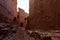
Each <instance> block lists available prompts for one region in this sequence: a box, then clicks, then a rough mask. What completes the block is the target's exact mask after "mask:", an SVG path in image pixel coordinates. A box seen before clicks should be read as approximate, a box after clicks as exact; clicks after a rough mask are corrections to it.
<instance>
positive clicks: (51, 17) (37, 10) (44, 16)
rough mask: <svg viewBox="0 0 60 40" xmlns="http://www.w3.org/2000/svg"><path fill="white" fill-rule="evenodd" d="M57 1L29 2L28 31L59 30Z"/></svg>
mask: <svg viewBox="0 0 60 40" xmlns="http://www.w3.org/2000/svg"><path fill="white" fill-rule="evenodd" d="M59 4H60V1H59V0H30V15H29V27H28V28H29V29H31V30H51V29H52V30H55V29H60V21H59V20H60V17H59V15H60V6H59Z"/></svg>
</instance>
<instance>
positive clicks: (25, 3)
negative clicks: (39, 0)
mask: <svg viewBox="0 0 60 40" xmlns="http://www.w3.org/2000/svg"><path fill="white" fill-rule="evenodd" d="M17 7H20V8H22V9H24V10H25V12H27V13H29V0H17Z"/></svg>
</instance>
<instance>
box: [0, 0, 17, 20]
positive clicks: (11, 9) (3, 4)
mask: <svg viewBox="0 0 60 40" xmlns="http://www.w3.org/2000/svg"><path fill="white" fill-rule="evenodd" d="M16 3H17V1H16ZM13 5H14V4H13V3H12V0H0V15H3V16H4V17H6V18H7V19H9V20H13V18H14V17H15V16H16V14H17V11H16V10H15V9H16V8H17V7H16V6H13ZM3 16H2V17H3ZM2 17H1V18H2ZM6 18H5V19H6ZM2 19H4V18H2Z"/></svg>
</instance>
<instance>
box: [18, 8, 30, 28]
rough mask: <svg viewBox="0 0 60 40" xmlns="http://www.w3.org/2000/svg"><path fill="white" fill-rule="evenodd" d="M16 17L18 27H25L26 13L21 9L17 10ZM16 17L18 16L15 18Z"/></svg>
mask: <svg viewBox="0 0 60 40" xmlns="http://www.w3.org/2000/svg"><path fill="white" fill-rule="evenodd" d="M18 10H19V11H18V15H19V19H18V22H19V26H20V27H26V24H27V17H28V16H29V14H28V13H26V12H25V11H24V10H23V9H21V8H18ZM17 17H18V16H17Z"/></svg>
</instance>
